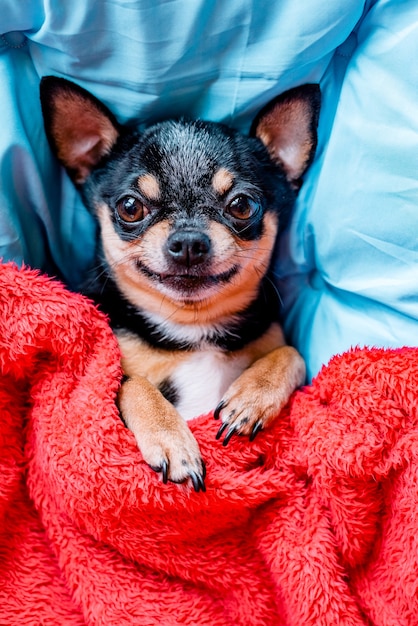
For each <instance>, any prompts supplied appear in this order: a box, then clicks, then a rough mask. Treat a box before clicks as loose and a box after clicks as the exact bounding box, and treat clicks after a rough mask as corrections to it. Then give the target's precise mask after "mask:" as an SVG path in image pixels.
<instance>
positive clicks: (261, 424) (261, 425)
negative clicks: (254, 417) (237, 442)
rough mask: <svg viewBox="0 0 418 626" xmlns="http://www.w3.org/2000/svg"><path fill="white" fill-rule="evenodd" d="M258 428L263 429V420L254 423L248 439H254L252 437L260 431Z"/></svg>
mask: <svg viewBox="0 0 418 626" xmlns="http://www.w3.org/2000/svg"><path fill="white" fill-rule="evenodd" d="M260 430H263V422H261V421H260V420H258V422H256V423H255V424H254V427H253V429H252V431H251V434H250V441H254V439H255V438H256V437H257V435H258V433H259V432H260Z"/></svg>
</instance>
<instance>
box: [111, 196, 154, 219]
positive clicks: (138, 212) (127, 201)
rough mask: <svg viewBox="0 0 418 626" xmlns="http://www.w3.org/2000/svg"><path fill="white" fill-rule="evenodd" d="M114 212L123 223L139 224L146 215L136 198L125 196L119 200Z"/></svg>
mask: <svg viewBox="0 0 418 626" xmlns="http://www.w3.org/2000/svg"><path fill="white" fill-rule="evenodd" d="M116 210H117V212H118V215H119V217H120V218H121V219H122V220H123V221H124V222H130V223H132V222H140V221H141V220H143V219H144V217H145V216H146V215H148V210H147V208H146V207H145V206H144V205H143V204H142V202H141V201H140V200H138V198H133V197H132V196H126V197H125V198H122V200H119V202H118V203H117V205H116Z"/></svg>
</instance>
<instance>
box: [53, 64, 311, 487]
mask: <svg viewBox="0 0 418 626" xmlns="http://www.w3.org/2000/svg"><path fill="white" fill-rule="evenodd" d="M41 104H42V111H43V116H44V120H45V128H46V133H47V137H48V140H49V143H50V145H51V147H52V150H53V152H54V153H55V155H56V156H57V157H58V159H59V161H60V162H61V164H62V165H63V166H64V167H65V169H66V170H67V172H68V174H69V176H70V177H71V179H72V181H73V182H74V184H75V185H76V187H77V188H78V189H79V190H80V192H81V194H82V197H83V200H84V202H85V204H86V206H87V207H88V208H89V209H90V210H91V211H92V212H93V214H94V215H95V216H96V218H97V221H98V224H99V230H100V236H99V242H98V250H97V268H96V271H95V277H94V280H93V282H92V284H93V285H94V289H93V290H89V292H88V295H89V296H91V297H93V299H94V300H95V301H96V302H97V303H98V305H99V306H100V307H101V308H102V310H103V311H104V312H105V313H107V314H108V316H109V319H110V322H111V324H112V327H113V329H114V332H115V334H116V336H117V339H118V341H119V344H120V348H121V354H122V367H123V370H124V373H125V377H124V380H123V382H122V385H121V388H120V393H119V398H118V402H119V408H120V411H121V415H122V419H123V420H124V422H125V424H126V425H127V427H128V428H129V429H130V430H131V431H132V432H133V434H134V436H135V439H136V442H137V444H138V447H139V449H140V451H141V453H142V456H143V458H144V460H145V461H146V462H147V463H148V464H149V465H150V466H151V468H153V469H154V470H155V471H158V472H161V473H162V478H163V481H164V482H167V480H170V481H173V482H178V483H181V482H185V481H188V480H190V481H191V483H192V485H193V487H194V489H195V491H200V490H201V491H204V490H205V483H204V480H205V465H204V462H203V460H202V458H201V454H200V450H199V447H198V444H197V442H196V440H195V438H194V437H193V435H192V433H191V431H190V429H189V427H188V425H187V420H188V419H190V418H193V417H195V416H198V415H201V414H203V413H207V412H209V411H211V410H213V409H214V408H215V407H216V408H215V411H214V416H215V418H216V419H220V420H221V426H220V428H219V431H218V434H217V438H218V439H221V438H222V437H223V440H222V441H223V445H226V444H227V443H228V441H229V440H230V438H231V437H232V436H233V435H234V434H240V435H248V436H249V438H250V439H253V438H254V437H255V435H256V434H257V433H258V432H259V430H260V429H262V428H264V427H265V426H267V425H268V424H269V423H270V422H271V421H272V420H273V419H274V418H275V416H277V415H278V413H279V412H280V409H281V408H282V407H283V406H284V405H285V404H286V403H287V401H288V399H289V396H290V395H291V394H292V392H293V391H294V390H295V389H296V388H297V387H299V386H300V385H301V384H303V382H304V377H305V367H304V362H303V360H302V358H301V357H300V355H299V354H298V352H297V351H296V350H295V349H294V348H292V347H289V346H286V345H285V341H284V337H283V333H282V331H281V328H280V326H279V324H278V322H277V319H276V318H277V311H278V309H279V302H278V296H277V292H276V290H275V288H274V286H273V281H272V276H271V271H272V269H271V267H272V255H273V250H274V245H275V241H276V238H277V233H278V230H279V228H280V227H282V226H283V225H284V223H285V221H286V218H287V216H288V214H289V211H290V210H291V208H292V205H293V203H294V200H295V197H296V194H297V190H298V188H299V186H300V182H301V177H302V176H303V174H304V172H305V170H306V168H307V167H308V165H309V164H310V162H311V160H312V157H313V154H314V152H315V148H316V142H317V136H316V128H317V123H318V115H319V106H320V92H319V88H318V86H317V85H304V86H302V87H298V88H295V89H292V90H290V91H287V92H286V93H284V94H282V95H280V96H279V97H277V98H276V99H275V100H273V101H272V102H271V103H270V104H269V105H268V106H267V107H266V108H265V109H263V111H261V113H260V114H259V115H258V116H257V117H256V119H255V121H254V123H253V127H252V131H251V135H250V136H249V137H245V136H243V135H242V134H240V133H239V132H237V131H235V130H233V129H231V128H229V127H227V126H224V125H222V124H219V123H213V122H206V121H187V120H184V119H180V120H169V121H163V122H159V123H156V124H154V125H151V126H150V127H148V128H146V129H145V130H143V131H142V132H139V131H137V130H135V131H133V130H132V129H131V128H129V127H128V126H127V125H122V124H119V123H118V122H117V120H116V119H115V117H114V115H113V114H112V113H111V112H110V111H109V110H108V109H107V108H106V107H105V106H104V105H103V104H102V103H101V102H100V101H98V100H97V99H96V98H95V97H94V96H93V95H91V94H90V93H89V92H87V91H85V90H84V89H82V88H81V87H79V86H77V85H75V84H74V83H72V82H69V81H67V80H64V79H62V78H57V77H53V76H48V77H45V78H43V79H42V81H41Z"/></svg>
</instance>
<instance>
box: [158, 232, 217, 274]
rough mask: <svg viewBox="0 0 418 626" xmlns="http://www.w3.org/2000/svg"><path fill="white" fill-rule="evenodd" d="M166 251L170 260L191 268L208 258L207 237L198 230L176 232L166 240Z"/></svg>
mask: <svg viewBox="0 0 418 626" xmlns="http://www.w3.org/2000/svg"><path fill="white" fill-rule="evenodd" d="M166 249H167V254H168V256H169V258H170V260H172V261H175V263H178V264H179V265H184V266H185V267H191V266H192V265H199V263H204V262H205V261H206V260H207V259H208V258H209V256H210V252H211V244H210V239H209V237H208V236H207V235H206V234H205V233H202V232H200V231H198V230H178V231H176V232H174V233H172V234H171V235H170V236H169V238H168V239H167V246H166Z"/></svg>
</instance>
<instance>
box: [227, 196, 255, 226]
mask: <svg viewBox="0 0 418 626" xmlns="http://www.w3.org/2000/svg"><path fill="white" fill-rule="evenodd" d="M259 208H260V205H259V204H258V202H255V200H252V199H251V198H249V197H248V196H237V197H236V198H234V199H233V200H232V201H231V202H230V203H229V204H228V206H227V207H226V212H227V213H229V215H231V216H232V217H233V218H235V219H236V220H249V219H250V218H251V217H253V215H255V214H256V213H257V212H258V210H259Z"/></svg>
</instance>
